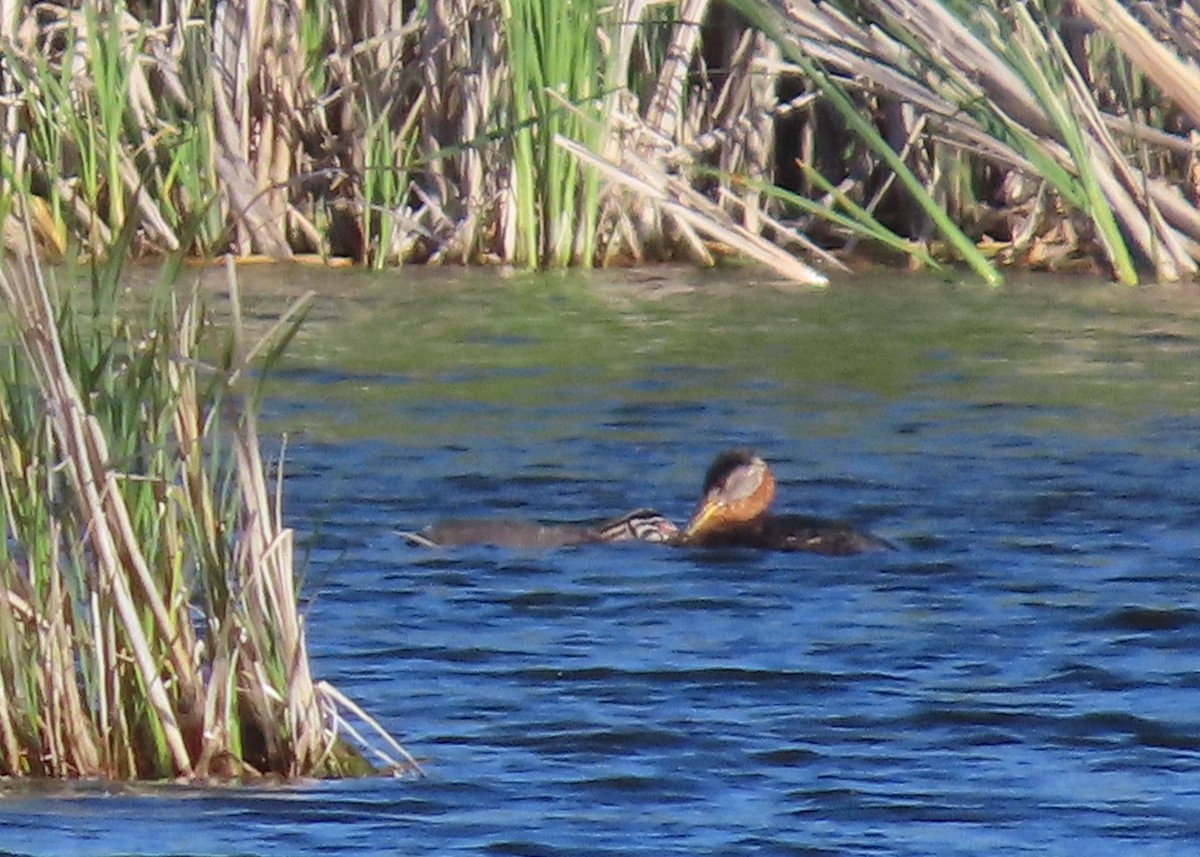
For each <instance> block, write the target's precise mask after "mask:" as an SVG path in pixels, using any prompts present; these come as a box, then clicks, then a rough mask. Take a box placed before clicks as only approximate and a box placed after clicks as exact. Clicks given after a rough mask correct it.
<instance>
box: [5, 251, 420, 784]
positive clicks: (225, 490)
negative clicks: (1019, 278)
mask: <svg viewBox="0 0 1200 857" xmlns="http://www.w3.org/2000/svg"><path fill="white" fill-rule="evenodd" d="M119 270H120V266H119V265H115V264H114V265H112V266H109V267H108V268H105V269H100V268H95V269H93V272H92V278H91V283H92V287H91V290H90V295H89V296H88V298H89V300H90V304H91V306H90V308H89V307H87V306H85V305H83V304H80V303H78V298H77V297H67V296H66V294H65V293H64V294H63V295H58V294H57V292H56V290H55V289H54V288H53V287H52V285H51V284H50V283H49V282H48V280H47V278H46V275H45V273H44V272H43V271H42V269H41V268H40V266H39V265H38V263H37V261H36V259H35V258H34V257H32V256H21V257H16V258H14V259H11V260H10V261H9V262H8V263H7V264H6V265H5V266H4V267H3V269H2V270H0V297H2V298H3V301H4V303H5V305H6V306H7V308H8V311H9V319H10V321H11V324H10V325H9V326H8V330H7V335H6V336H5V337H4V338H3V341H7V342H12V343H16V344H14V345H13V346H10V347H6V348H4V349H3V350H2V351H0V355H2V357H3V363H2V365H0V443H2V444H3V449H2V450H0V530H2V531H3V539H2V540H0V775H3V776H13V777H18V776H37V777H57V778H78V777H102V778H112V779H134V778H139V779H164V778H181V779H187V780H193V779H196V778H212V779H216V780H222V781H223V780H229V779H236V780H246V779H250V778H257V777H259V776H266V775H274V776H279V777H287V778H292V777H311V776H345V775H353V774H363V773H367V772H370V771H372V770H376V769H379V768H382V769H387V770H391V771H395V772H404V771H410V770H416V765H415V763H414V762H413V761H412V759H411V758H409V757H408V756H407V755H406V754H405V753H404V752H403V750H402V749H400V748H399V746H398V745H396V744H395V742H393V741H391V739H389V738H387V736H386V735H384V734H383V733H382V730H377V729H376V730H375V731H374V732H373V733H372V732H371V731H370V730H369V729H367V730H366V732H365V733H364V734H365V735H367V736H369V737H370V742H369V743H366V744H363V743H361V742H359V741H357V740H353V738H354V736H357V735H359V734H360V733H362V732H363V730H364V724H366V725H367V726H370V725H371V721H370V719H369V718H367V717H366V716H365V715H364V714H363V713H362V712H361V711H359V710H358V709H357V707H355V706H354V705H353V703H352V702H351V701H349V700H347V699H345V698H344V697H343V696H342V695H341V694H340V693H338V692H337V691H336V689H334V688H333V687H331V686H329V685H328V684H326V683H323V682H319V681H317V680H315V679H314V677H313V676H312V673H311V670H310V666H309V656H308V650H307V644H306V637H305V628H304V617H303V615H302V613H301V605H300V602H299V599H298V594H297V584H296V574H295V570H294V568H293V559H294V550H295V546H294V537H293V533H292V531H291V530H290V529H289V528H287V527H285V526H284V525H283V522H282V520H281V511H280V505H281V498H280V497H279V496H278V489H277V488H276V489H272V488H271V486H270V485H269V483H268V481H267V471H266V467H265V465H264V462H263V457H262V453H261V451H260V448H259V442H258V435H257V432H256V428H255V420H254V408H253V404H252V397H253V389H252V387H251V383H252V382H251V377H250V375H249V372H250V369H251V367H252V366H253V367H256V368H261V367H260V366H259V364H261V363H262V362H263V360H264V359H267V357H269V355H270V354H272V353H275V352H276V351H277V349H278V348H279V347H281V346H282V344H283V343H284V342H285V341H286V339H287V338H288V335H289V334H290V332H291V331H292V330H294V327H295V324H296V323H297V322H298V319H299V316H300V314H301V313H302V310H303V307H293V308H292V309H291V310H289V312H288V313H286V314H285V315H284V317H283V318H281V319H280V322H279V323H278V325H277V326H276V327H275V328H274V329H273V330H272V331H271V332H269V333H268V334H267V335H266V336H265V337H264V338H263V340H261V341H259V342H257V343H250V342H247V341H246V340H245V336H244V333H243V332H242V330H241V325H240V322H238V320H237V318H236V317H235V325H234V335H233V336H232V338H230V339H228V341H226V342H224V343H220V344H218V345H216V346H214V345H213V344H211V339H212V330H211V327H210V326H209V325H208V323H207V322H206V320H205V316H204V313H203V312H201V310H200V307H199V306H198V304H197V302H196V301H195V300H194V299H193V300H190V301H186V302H179V301H177V300H175V299H174V298H167V297H164V298H163V299H162V300H161V301H160V302H159V305H158V307H157V309H156V311H155V312H154V313H152V323H151V324H148V325H145V326H139V325H135V324H133V323H131V322H125V321H121V320H119V319H120V317H121V316H120V315H119V314H118V313H117V312H116V311H115V304H114V300H115V295H116V293H117V291H116V288H115V287H116V286H117V285H118V284H119V281H120V275H119ZM230 288H231V291H232V293H233V298H234V301H233V305H234V307H236V306H237V305H238V302H237V299H236V298H237V293H236V278H234V277H233V275H232V269H231V273H230ZM206 340H208V341H210V344H209V345H207V346H206V345H205V344H204V343H205V341H206ZM209 351H215V354H216V355H217V360H218V362H217V363H216V364H215V365H206V364H204V363H202V362H201V357H202V355H204V354H206V353H207V352H209ZM264 355H266V357H264ZM267 362H269V359H268V360H267ZM356 724H357V725H356ZM364 747H366V748H370V747H374V748H377V749H378V755H377V756H372V758H371V761H370V762H368V761H367V759H366V758H365V757H364V755H363V752H362V751H363V749H364ZM372 752H375V751H374V750H372Z"/></svg>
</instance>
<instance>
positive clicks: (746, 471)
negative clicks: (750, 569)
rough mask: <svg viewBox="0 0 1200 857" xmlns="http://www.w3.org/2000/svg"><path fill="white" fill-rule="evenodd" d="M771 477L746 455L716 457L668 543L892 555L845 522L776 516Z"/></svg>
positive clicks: (760, 462) (884, 545)
mask: <svg viewBox="0 0 1200 857" xmlns="http://www.w3.org/2000/svg"><path fill="white" fill-rule="evenodd" d="M774 499H775V477H774V476H773V475H772V473H771V468H769V467H768V466H767V463H766V462H765V461H763V460H762V459H761V458H759V457H758V456H757V455H755V454H754V453H753V452H750V451H749V450H746V449H733V450H727V451H725V452H722V453H720V454H719V455H718V456H717V457H716V459H714V460H713V463H712V465H711V466H710V467H709V468H708V472H707V473H706V474H705V476H704V488H703V499H702V500H701V501H700V508H699V509H698V510H697V511H696V514H695V515H693V516H692V519H691V521H689V522H688V524H687V526H686V527H685V528H684V529H683V532H682V533H679V534H678V535H676V536H675V537H674V538H673V539H672V543H673V544H676V545H684V546H692V545H694V546H699V547H751V548H765V549H768V550H780V551H808V552H810V553H818V554H824V555H826V556H848V555H850V554H856V553H864V552H866V551H879V550H890V549H892V547H893V545H891V544H889V543H888V542H886V541H884V540H883V539H881V538H878V537H877V536H873V535H871V534H870V533H866V532H862V531H861V530H857V529H855V528H854V527H853V525H851V524H849V523H847V522H845V521H835V520H827V519H825V518H814V517H809V516H807V515H776V514H772V513H771V512H770V511H769V509H770V506H771V501H772V500H774Z"/></svg>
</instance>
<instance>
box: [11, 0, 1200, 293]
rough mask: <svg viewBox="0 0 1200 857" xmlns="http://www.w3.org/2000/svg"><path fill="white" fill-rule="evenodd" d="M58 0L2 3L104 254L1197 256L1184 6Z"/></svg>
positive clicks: (526, 259) (974, 263)
mask: <svg viewBox="0 0 1200 857" xmlns="http://www.w3.org/2000/svg"><path fill="white" fill-rule="evenodd" d="M37 9H38V14H37V15H36V16H34V17H32V18H30V19H29V23H26V24H24V25H22V26H18V20H17V15H16V13H15V11H14V13H13V15H12V16H11V17H10V18H8V19H6V20H0V64H2V66H3V74H0V88H2V91H0V125H2V126H3V127H4V128H5V129H6V134H5V145H6V147H11V146H12V145H15V141H16V140H17V139H19V138H22V137H23V138H25V139H26V140H27V145H28V147H29V152H30V157H29V159H28V165H29V169H30V171H31V175H30V176H29V179H30V181H29V182H28V184H29V185H30V190H31V191H32V192H33V194H34V198H35V199H37V200H40V202H36V203H33V204H31V205H30V207H29V211H28V213H29V216H30V217H31V219H32V225H33V227H34V231H35V236H36V238H37V241H38V244H39V246H40V247H42V248H44V249H50V250H52V251H54V252H57V253H63V252H65V248H66V247H67V246H68V245H69V244H70V243H71V242H72V241H75V242H80V243H81V245H82V246H83V247H84V248H85V250H86V251H87V252H89V253H92V254H96V255H104V254H105V253H107V252H108V248H109V247H110V246H111V245H112V243H113V242H114V241H115V240H116V235H117V233H118V232H119V231H120V229H121V226H122V224H123V223H124V222H125V219H136V220H137V221H138V228H137V231H136V235H135V237H136V241H135V242H134V244H133V246H134V248H135V249H136V250H139V251H141V252H163V251H166V252H172V251H173V250H174V249H175V248H177V247H179V246H181V245H182V246H184V247H185V248H186V249H187V250H189V251H191V252H194V253H198V254H215V253H221V252H232V253H234V254H236V255H243V256H246V255H253V254H265V255H268V256H271V257H276V258H288V257H291V256H293V255H296V254H304V253H315V254H318V255H320V256H322V257H324V258H329V257H347V258H351V259H354V260H356V261H359V262H363V263H367V264H371V265H375V266H381V265H387V264H394V263H400V262H432V263H442V262H466V263H476V262H508V263H515V264H520V265H528V266H543V267H550V266H560V265H568V264H581V265H589V264H608V263H612V262H626V261H633V262H636V261H639V260H645V259H668V258H670V259H677V258H686V259H692V260H695V261H698V262H700V263H703V264H713V263H715V261H716V260H717V259H718V258H720V256H721V255H722V254H724V253H726V252H728V251H729V250H730V249H731V248H732V249H736V250H737V251H740V252H743V253H748V254H750V255H752V256H754V258H757V259H759V260H760V261H763V262H765V263H766V264H770V265H772V266H774V267H776V269H777V270H779V271H780V273H782V274H784V275H786V276H790V277H797V278H800V279H804V280H807V281H812V282H816V281H820V280H821V279H822V277H821V275H820V274H818V273H817V272H815V271H813V270H812V269H811V268H810V267H809V266H807V265H805V264H801V263H798V262H797V260H796V257H797V256H801V255H802V256H804V257H806V258H808V257H812V258H818V259H820V260H821V261H822V263H823V264H824V265H825V266H826V267H836V266H837V265H838V264H839V263H838V261H837V258H836V257H835V256H833V255H830V254H828V253H826V252H824V251H825V250H828V249H846V248H854V247H856V246H859V245H861V244H863V243H866V242H870V244H871V245H872V246H877V242H879V241H880V240H881V239H882V241H883V243H884V244H885V245H886V247H887V248H889V250H890V251H893V252H899V253H901V254H904V255H906V256H908V257H909V258H910V259H911V260H913V261H914V262H916V263H918V264H928V261H929V260H930V259H931V258H939V259H943V260H944V259H955V260H962V261H964V262H966V263H967V264H968V265H970V266H971V267H972V268H973V269H974V270H975V271H977V272H978V273H979V275H980V276H981V277H983V278H984V279H986V280H989V281H995V280H996V279H997V276H998V275H997V273H996V271H997V268H998V266H999V264H1001V263H1005V262H1014V261H1015V262H1022V263H1024V264H1028V265H1033V266H1046V267H1054V266H1059V265H1069V264H1072V263H1073V262H1074V261H1075V260H1077V259H1085V260H1086V259H1088V258H1095V259H1096V260H1098V261H1099V262H1100V263H1101V264H1102V265H1103V266H1104V267H1105V269H1106V270H1107V271H1109V272H1110V273H1111V274H1112V275H1113V276H1114V277H1115V278H1116V279H1117V280H1120V281H1122V282H1133V281H1135V280H1138V279H1141V278H1143V277H1145V276H1146V275H1147V274H1149V275H1151V276H1153V277H1156V278H1159V279H1179V278H1183V277H1188V276H1192V275H1193V274H1194V273H1195V272H1196V270H1197V267H1198V266H1200V251H1197V250H1196V247H1197V246H1200V241H1198V239H1200V210H1198V209H1197V199H1198V196H1200V195H1198V193H1197V191H1196V188H1195V183H1194V181H1193V180H1192V172H1193V169H1192V160H1193V159H1194V148H1193V146H1192V144H1191V141H1190V140H1189V138H1188V134H1189V131H1190V129H1191V128H1193V127H1194V126H1195V124H1196V122H1197V121H1200V103H1197V99H1196V96H1195V92H1196V91H1200V75H1198V74H1197V72H1196V70H1195V69H1194V68H1193V67H1192V66H1191V65H1190V63H1189V61H1188V59H1187V58H1188V57H1190V56H1194V55H1195V53H1196V51H1197V45H1196V44H1195V42H1196V39H1195V36H1194V33H1195V32H1196V28H1195V27H1194V26H1193V25H1192V24H1191V23H1190V19H1188V18H1187V15H1188V13H1187V12H1186V10H1175V9H1172V8H1169V7H1168V6H1167V5H1166V4H1159V3H1149V4H1140V5H1138V6H1135V7H1128V8H1127V7H1125V6H1123V5H1121V4H1118V3H1114V2H1112V0H1087V2H1080V3H1077V4H1071V5H1067V4H1064V3H1062V2H1059V0H1034V2H1028V3H1019V4H1011V3H1001V2H997V0H989V2H984V3H961V2H956V0H868V2H859V0H854V2H851V0H844V2H843V1H842V0H830V2H824V3H816V4H813V3H781V2H777V0H675V2H671V3H647V2H645V0H618V2H615V3H603V2H600V0H570V2H561V0H482V2H478V3H472V4H465V5H464V4H461V3H454V2H450V0H424V2H420V3H414V4H409V5H408V6H404V5H403V4H400V5H398V6H397V5H395V4H393V5H391V6H388V5H386V4H384V5H376V6H367V7H360V6H357V5H355V4H353V3H349V2H348V0H320V2H317V3H312V4H303V3H300V2H298V0H288V2H284V3H276V4H263V3H250V4H246V5H243V6H236V5H229V4H218V5H217V6H216V7H212V8H210V7H208V6H204V5H202V4H195V3H193V2H191V0H155V2H151V3H149V4H144V3H143V4H128V3H127V2H125V0H101V2H98V3H90V4H84V6H83V7H79V8H76V7H75V6H73V5H71V4H67V3H63V2H57V0H55V2H48V3H43V4H39V5H38V7H37ZM1072 10H1074V11H1072ZM1176 19H1178V21H1179V22H1181V23H1180V26H1173V25H1172V21H1173V20H1176ZM12 164H13V160H12V157H11V152H8V153H4V154H0V198H3V197H6V196H7V195H9V194H10V193H12V192H14V188H15V187H17V186H18V185H20V184H22V177H20V176H17V175H16V174H15V173H14V172H13V170H12ZM802 200H803V201H802ZM863 215H867V217H866V218H864V217H863ZM868 224H869V225H868ZM184 233H187V240H186V241H185V240H184V237H183V236H184ZM22 234H23V230H19V229H17V230H13V229H9V230H8V231H7V232H6V240H8V241H19V240H21V239H20V236H21V235H22Z"/></svg>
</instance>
